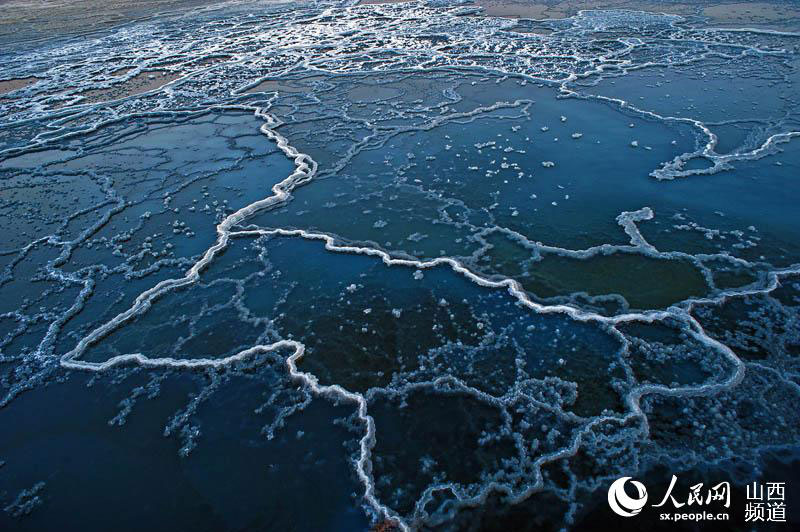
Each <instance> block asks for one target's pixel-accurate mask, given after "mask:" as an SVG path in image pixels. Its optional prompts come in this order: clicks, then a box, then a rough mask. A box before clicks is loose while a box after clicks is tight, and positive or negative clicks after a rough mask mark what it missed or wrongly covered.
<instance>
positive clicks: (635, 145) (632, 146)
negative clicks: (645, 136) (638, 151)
mask: <svg viewBox="0 0 800 532" xmlns="http://www.w3.org/2000/svg"><path fill="white" fill-rule="evenodd" d="M638 147H639V141H638V140H632V141H631V148H638Z"/></svg>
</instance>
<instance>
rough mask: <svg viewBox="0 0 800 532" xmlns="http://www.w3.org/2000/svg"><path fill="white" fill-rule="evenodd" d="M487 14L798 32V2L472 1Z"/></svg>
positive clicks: (373, 0)
mask: <svg viewBox="0 0 800 532" xmlns="http://www.w3.org/2000/svg"><path fill="white" fill-rule="evenodd" d="M403 1H407V0H361V1H360V4H362V5H366V4H387V3H400V2H403ZM472 4H473V5H476V6H479V7H481V8H483V13H484V14H485V15H487V16H490V17H503V18H527V19H548V18H550V19H554V18H566V17H570V16H572V15H574V14H576V13H577V12H578V11H580V10H582V9H633V10H639V11H650V12H654V13H669V14H673V15H694V16H701V17H705V18H707V19H708V22H709V24H711V25H713V26H718V27H736V28H744V27H747V28H761V29H771V30H778V31H800V4H788V3H780V2H769V1H765V2H741V1H734V2H717V1H713V0H700V1H691V2H690V1H686V2H658V1H655V0H563V1H561V0H553V1H550V2H542V1H538V2H537V1H525V0H473V2H472Z"/></svg>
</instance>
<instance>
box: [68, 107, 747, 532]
mask: <svg viewBox="0 0 800 532" xmlns="http://www.w3.org/2000/svg"><path fill="white" fill-rule="evenodd" d="M254 114H255V115H256V116H258V117H260V118H262V119H264V120H265V121H266V123H265V124H263V125H262V126H261V128H260V131H261V132H262V133H263V134H264V135H266V136H267V137H268V138H269V139H270V140H272V141H274V142H275V143H276V144H277V146H278V147H279V149H281V151H283V152H284V154H285V155H286V156H287V157H289V158H290V159H293V160H294V162H295V166H296V169H295V171H294V172H293V173H292V174H290V175H289V176H288V177H287V178H286V179H284V180H283V181H281V182H279V183H277V184H276V185H274V186H273V187H272V191H273V195H272V196H269V197H267V198H264V199H262V200H259V201H257V202H254V203H252V204H250V205H247V206H245V207H243V208H242V209H240V210H238V211H236V212H235V213H233V214H231V215H229V216H228V217H226V218H225V220H223V221H222V222H221V223H220V224H219V225H218V226H217V233H218V239H217V242H216V243H215V244H214V245H213V246H211V247H210V248H209V249H208V250H207V251H206V252H205V253H204V255H203V257H202V258H201V259H200V260H199V261H198V262H196V263H195V264H194V265H193V266H192V268H190V269H189V271H188V272H187V274H186V275H185V276H184V277H183V278H180V279H169V280H166V281H162V282H160V283H158V284H157V285H156V286H154V287H153V288H151V289H149V290H146V291H145V292H143V293H141V294H140V295H139V296H138V297H137V298H136V300H135V303H134V305H133V306H131V307H130V308H129V309H128V310H127V311H125V312H123V313H121V314H118V315H117V316H116V317H115V318H113V319H112V320H110V321H109V322H107V323H106V324H104V325H102V326H100V327H98V328H96V329H95V330H93V331H92V332H91V333H89V334H88V335H87V336H85V337H84V338H82V339H81V340H80V341H79V342H78V344H77V345H76V346H75V348H73V349H72V350H71V351H70V352H68V353H66V354H65V355H63V356H62V357H61V358H60V364H61V366H62V367H64V368H66V369H78V370H88V371H95V372H97V371H104V370H106V369H109V368H111V367H114V366H116V365H119V364H123V363H127V362H135V363H138V364H140V365H143V366H147V367H170V366H172V367H178V368H181V367H185V368H191V367H221V366H224V365H226V364H230V363H232V362H235V361H239V360H241V359H242V358H244V357H247V356H249V355H252V354H256V353H260V352H264V351H267V350H271V349H269V346H255V347H254V348H251V349H250V350H245V351H243V352H240V353H237V354H236V355H233V356H232V357H229V358H227V359H218V360H217V361H216V362H214V363H213V364H212V363H211V361H213V360H214V359H195V361H194V362H192V361H186V360H182V359H174V358H158V359H149V358H148V357H146V356H144V355H142V354H141V353H137V354H128V355H119V356H117V357H113V358H111V359H109V360H107V361H105V362H103V363H92V362H85V361H80V360H78V359H79V357H80V356H81V355H82V354H83V353H84V352H85V350H86V348H87V347H88V346H89V345H91V344H93V343H95V342H96V341H97V340H99V339H100V338H102V337H103V336H105V335H106V334H108V333H109V332H110V331H111V330H113V329H115V328H117V327H119V326H121V325H122V324H123V323H124V322H125V321H127V320H128V319H130V318H131V317H133V316H135V315H137V314H140V313H142V312H145V311H146V310H147V309H149V308H150V307H151V306H152V302H153V300H154V299H156V298H157V297H158V296H160V295H161V294H163V293H165V292H168V291H170V290H172V289H174V288H177V287H180V286H185V285H187V284H191V283H193V282H196V281H197V280H198V279H199V274H200V271H201V270H202V269H203V268H204V267H205V266H207V265H208V264H209V263H210V262H211V261H212V260H213V258H214V257H215V255H216V254H217V253H218V252H219V251H220V250H222V249H224V248H225V247H226V246H227V244H228V241H229V239H230V237H231V236H238V235H247V234H256V235H269V234H283V235H286V236H301V237H303V238H311V239H318V240H319V239H321V240H325V247H326V249H328V250H331V251H338V252H349V253H359V254H365V255H371V256H379V257H381V259H382V260H383V262H384V263H386V264H387V265H389V266H391V265H405V266H415V267H418V268H430V267H434V266H437V265H440V264H447V265H449V266H450V267H451V268H452V269H453V270H454V271H455V272H457V273H460V274H462V275H464V276H465V277H467V278H468V279H470V280H471V281H473V282H475V283H476V284H478V285H479V286H484V287H489V288H501V287H506V288H507V290H508V291H509V293H510V294H511V295H512V296H514V297H515V298H516V299H517V300H518V301H520V302H521V303H522V304H523V305H525V306H527V307H528V308H530V309H532V310H534V311H535V312H537V313H543V314H544V313H563V314H567V315H568V316H570V317H571V318H573V319H576V320H578V321H598V322H601V323H606V324H612V325H613V324H616V323H620V322H623V321H632V320H636V321H645V322H650V323H652V322H654V321H657V320H660V319H664V318H667V317H677V318H678V319H680V317H681V316H679V315H676V314H675V313H673V312H669V311H659V312H648V313H630V314H623V315H620V316H615V317H614V318H608V317H604V316H600V315H597V314H593V313H587V312H583V311H580V310H579V309H576V308H575V307H571V306H567V305H552V306H547V305H540V304H537V303H535V302H533V301H531V300H530V299H529V298H528V296H527V294H526V293H525V292H524V290H523V289H522V287H521V286H520V284H519V283H518V282H517V281H514V280H512V279H506V280H502V281H490V280H487V279H484V278H483V277H481V276H479V275H477V274H474V273H473V272H471V271H470V270H469V269H468V268H466V267H465V266H463V265H462V264H461V263H460V262H458V261H457V260H455V259H452V258H449V257H442V258H437V259H433V260H431V261H425V262H422V261H416V260H410V259H393V258H391V257H390V256H389V254H387V253H386V252H383V251H381V250H376V249H372V248H362V247H356V246H336V245H335V244H334V238H333V237H331V236H330V235H324V234H315V233H307V232H305V231H302V230H286V229H274V230H251V231H235V232H234V231H231V227H233V226H234V225H236V224H238V223H239V222H241V221H242V220H244V219H246V218H247V217H248V216H249V215H251V214H252V213H254V212H257V211H259V210H262V209H265V208H267V207H269V206H271V205H274V204H276V203H278V202H280V201H284V200H286V199H288V198H289V196H290V193H291V191H292V190H293V188H294V187H296V186H298V185H301V184H303V183H305V182H307V181H309V180H311V179H313V176H314V173H315V172H316V169H317V165H316V162H315V161H314V160H313V159H312V158H311V157H309V156H308V155H306V154H302V153H300V152H298V151H297V150H296V149H295V148H294V147H292V146H290V145H289V143H288V140H287V139H286V138H285V137H283V136H282V135H280V134H279V133H276V132H275V131H273V130H271V129H270V128H269V126H273V127H274V125H276V124H278V123H279V121H278V120H277V119H275V118H274V117H272V116H271V115H270V114H269V113H267V112H266V111H265V110H263V109H261V108H255V110H254ZM698 326H699V325H698ZM701 331H702V329H701ZM698 340H700V341H701V343H704V344H706V345H709V346H710V347H712V348H720V349H721V350H722V351H723V353H725V355H726V356H728V357H729V358H731V359H732V361H734V363H735V364H736V371H735V372H734V374H733V375H732V376H731V377H730V378H729V379H728V380H727V381H726V382H724V383H719V384H716V383H715V384H710V385H708V384H703V385H700V386H697V387H692V388H686V389H682V390H679V391H675V390H674V389H671V388H667V387H663V386H656V385H647V386H645V387H643V388H642V391H641V392H640V393H639V394H638V395H637V396H636V397H633V396H631V398H630V399H629V404H630V405H631V406H632V407H635V413H636V414H637V415H638V416H643V415H644V414H643V413H642V412H641V408H640V406H639V401H640V399H641V397H642V396H643V395H644V394H646V393H665V394H670V395H672V394H675V395H686V394H691V395H696V394H705V393H715V392H716V391H718V390H721V389H727V388H729V387H731V386H735V385H736V384H737V383H738V382H740V381H741V379H742V378H743V375H744V365H743V364H742V362H741V361H740V360H739V359H738V358H737V357H736V356H735V354H734V353H733V352H732V351H731V350H730V349H729V348H727V347H726V346H724V345H723V344H721V343H719V342H717V341H716V340H713V339H712V338H710V337H708V336H707V335H705V333H703V334H702V336H698ZM286 342H288V341H286ZM273 345H275V344H273ZM279 345H281V346H294V347H298V346H301V345H302V344H299V343H296V342H293V343H282V344H279ZM303 350H304V347H303V348H297V349H296V351H295V353H294V354H293V355H292V356H290V357H289V358H288V359H287V365H288V367H289V372H290V375H291V376H292V377H294V378H297V379H300V380H301V381H303V382H304V383H305V384H306V385H308V386H309V387H310V388H311V389H312V390H313V391H315V392H316V393H318V394H320V395H333V396H335V397H340V398H342V399H345V400H349V401H354V402H356V403H357V404H358V415H359V419H360V420H361V421H362V422H364V423H365V425H366V427H367V432H366V434H365V436H364V437H363V438H362V439H361V442H360V448H361V453H360V456H359V459H358V461H357V472H358V475H359V478H360V480H361V481H362V482H363V483H364V486H365V495H364V497H365V499H366V501H367V502H368V503H369V505H370V506H371V507H372V508H373V509H374V510H375V511H376V512H377V513H378V514H379V515H385V516H388V517H389V518H391V519H393V520H397V521H398V523H399V524H400V526H401V528H402V529H403V530H410V528H408V525H407V524H406V523H405V522H404V521H403V520H402V519H401V518H400V517H399V516H398V515H397V513H396V512H394V511H393V510H391V509H389V508H388V507H386V506H385V505H383V504H382V503H380V501H378V500H377V498H376V497H375V485H374V480H373V479H372V478H371V462H370V457H371V450H372V448H373V446H374V443H375V425H374V420H373V419H372V417H371V416H369V415H368V413H367V403H366V399H365V398H364V396H363V395H361V394H358V393H354V392H350V391H348V390H345V389H344V388H342V387H341V386H339V385H330V386H322V385H320V384H319V381H318V379H317V378H316V376H314V375H311V374H308V373H303V372H300V371H299V370H298V369H297V366H296V361H297V360H298V359H299V358H300V357H302V354H303ZM240 355H241V356H240ZM579 446H580V438H579V437H576V438H575V441H574V442H573V448H574V452H577V448H578V447H579ZM574 452H573V454H574ZM540 458H541V457H540ZM487 489H489V488H487ZM530 493H533V490H530V489H529V490H528V493H527V495H525V496H524V497H523V499H524V498H525V497H527V496H528V495H530ZM485 496H488V491H486V492H485V495H484V497H485ZM520 500H522V499H520Z"/></svg>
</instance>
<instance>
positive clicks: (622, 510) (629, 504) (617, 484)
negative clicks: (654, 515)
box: [608, 477, 647, 517]
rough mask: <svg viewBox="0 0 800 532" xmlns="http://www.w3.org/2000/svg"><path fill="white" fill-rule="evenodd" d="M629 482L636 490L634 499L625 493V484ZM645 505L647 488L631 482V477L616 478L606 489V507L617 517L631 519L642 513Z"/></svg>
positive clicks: (633, 481) (639, 483) (634, 481)
mask: <svg viewBox="0 0 800 532" xmlns="http://www.w3.org/2000/svg"><path fill="white" fill-rule="evenodd" d="M629 480H630V483H631V485H632V486H633V487H634V488H636V492H637V496H636V497H631V496H629V495H628V494H627V493H625V484H626V483H627V482H628V481H629ZM645 504H647V488H645V487H644V484H642V483H641V482H637V481H636V480H631V477H622V478H618V479H617V480H615V481H614V483H613V484H611V487H610V488H608V505H609V506H610V507H611V509H612V510H614V513H615V514H617V515H621V516H622V517H633V516H634V515H636V514H638V513H639V512H641V511H642V508H644V505H645Z"/></svg>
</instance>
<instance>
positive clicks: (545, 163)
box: [542, 161, 556, 168]
mask: <svg viewBox="0 0 800 532" xmlns="http://www.w3.org/2000/svg"><path fill="white" fill-rule="evenodd" d="M555 165H556V163H554V162H553V161H542V166H544V167H545V168H552V167H554V166H555Z"/></svg>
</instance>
